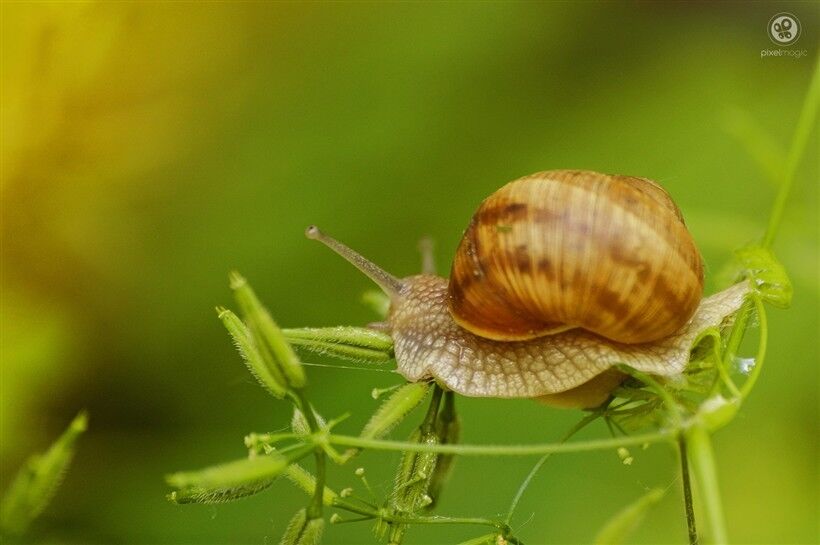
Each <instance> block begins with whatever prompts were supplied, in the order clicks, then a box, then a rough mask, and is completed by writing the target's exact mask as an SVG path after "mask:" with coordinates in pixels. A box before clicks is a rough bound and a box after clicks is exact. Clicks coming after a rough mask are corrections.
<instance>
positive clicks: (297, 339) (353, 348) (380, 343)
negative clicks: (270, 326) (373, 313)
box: [282, 326, 393, 364]
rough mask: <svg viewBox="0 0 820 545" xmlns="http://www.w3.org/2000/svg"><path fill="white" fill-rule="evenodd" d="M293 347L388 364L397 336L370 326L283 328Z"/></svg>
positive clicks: (347, 358)
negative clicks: (393, 337)
mask: <svg viewBox="0 0 820 545" xmlns="http://www.w3.org/2000/svg"><path fill="white" fill-rule="evenodd" d="M282 333H283V334H284V335H285V338H286V339H287V341H288V342H289V343H290V344H292V345H293V346H296V347H299V348H301V349H304V350H309V351H311V352H315V353H318V354H322V355H327V356H332V357H337V358H341V359H345V360H350V361H355V362H361V363H376V364H379V363H387V362H389V361H391V360H392V359H393V339H392V338H391V337H390V335H388V334H387V333H383V332H381V331H376V330H374V329H369V328H366V327H348V326H339V327H321V328H310V327H306V328H299V329H283V330H282Z"/></svg>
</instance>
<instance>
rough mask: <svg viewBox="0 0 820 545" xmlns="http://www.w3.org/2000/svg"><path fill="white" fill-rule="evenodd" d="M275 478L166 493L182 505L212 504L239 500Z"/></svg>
mask: <svg viewBox="0 0 820 545" xmlns="http://www.w3.org/2000/svg"><path fill="white" fill-rule="evenodd" d="M274 480H275V478H272V479H267V480H260V481H256V482H253V483H250V484H246V485H240V486H235V487H232V488H200V487H191V488H185V489H183V490H175V491H174V492H171V493H170V494H168V500H170V501H171V502H173V503H176V504H179V505H183V504H189V503H198V504H214V503H227V502H231V501H236V500H241V499H242V498H247V497H248V496H253V495H254V494H258V493H260V492H262V491H264V490H267V489H268V488H269V487H270V485H271V484H273V481H274Z"/></svg>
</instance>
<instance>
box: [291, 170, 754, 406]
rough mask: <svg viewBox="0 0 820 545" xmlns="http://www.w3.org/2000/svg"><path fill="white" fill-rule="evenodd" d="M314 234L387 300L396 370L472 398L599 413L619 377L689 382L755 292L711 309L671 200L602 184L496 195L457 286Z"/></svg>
mask: <svg viewBox="0 0 820 545" xmlns="http://www.w3.org/2000/svg"><path fill="white" fill-rule="evenodd" d="M306 235H307V237H308V238H311V239H316V240H319V241H321V242H323V243H324V244H325V245H327V246H329V247H330V248H331V249H333V250H334V251H336V252H337V253H339V254H340V255H341V256H342V257H344V258H346V259H347V260H348V261H350V262H351V263H352V264H353V265H354V266H356V267H357V268H358V269H359V270H361V271H362V272H363V273H364V274H366V275H367V276H368V277H370V279H371V280H373V281H374V282H375V283H376V284H378V285H379V287H381V289H382V290H383V291H384V292H385V293H386V294H387V295H388V296H389V298H390V310H389V313H388V317H387V323H386V324H385V328H386V330H387V332H388V333H389V334H390V335H391V336H392V338H393V342H394V352H395V358H396V364H397V369H398V371H399V372H400V373H401V374H402V375H403V376H404V377H405V378H406V379H407V380H410V381H419V380H426V379H431V378H432V379H434V380H436V381H438V382H439V383H440V384H442V385H443V386H445V387H447V388H449V389H451V390H453V391H455V392H457V393H460V394H463V395H467V396H480V397H508V398H511V397H529V398H538V399H540V400H541V401H544V402H545V403H549V404H553V405H559V406H577V407H591V406H596V405H598V404H600V403H601V402H603V401H604V400H605V399H606V397H607V396H608V394H609V392H611V391H612V390H613V389H614V388H615V387H616V386H617V385H618V384H619V383H620V382H621V381H622V379H623V375H622V374H621V373H619V372H617V371H615V370H614V369H613V367H614V366H615V365H617V364H627V365H629V366H631V367H633V368H635V369H637V370H640V371H643V372H647V373H650V374H654V375H660V376H673V375H676V374H679V373H681V372H682V371H683V369H684V367H685V365H686V363H687V362H688V360H689V351H690V349H691V347H692V345H693V344H694V343H695V341H696V340H697V338H698V337H699V335H700V334H701V333H702V332H703V331H704V330H706V329H708V328H710V327H716V326H719V325H720V324H721V323H722V322H723V321H724V320H725V319H726V318H727V317H729V316H731V315H732V314H733V313H734V312H736V311H737V309H738V308H740V305H741V304H742V303H743V300H744V298H745V296H746V294H747V293H748V290H749V287H748V285H747V284H744V283H741V284H737V285H735V286H732V287H730V288H728V289H726V290H724V291H722V292H720V293H717V294H715V295H713V296H711V297H707V298H705V299H701V297H702V292H703V262H702V259H701V256H700V254H699V252H698V250H697V247H696V246H695V243H694V240H693V239H692V236H691V234H690V233H689V231H688V230H687V229H686V226H685V224H684V221H683V217H682V215H681V213H680V210H679V209H678V207H677V206H676V205H675V203H674V202H673V201H672V199H671V197H670V196H669V195H668V193H666V191H665V190H664V189H663V188H662V187H661V186H660V185H658V184H657V183H655V182H653V181H651V180H648V179H646V178H637V177H631V176H616V175H607V174H600V173H597V172H592V171H578V170H553V171H546V172H539V173H536V174H533V175H531V176H526V177H524V178H520V179H518V180H515V181H512V182H510V183H508V184H506V185H505V186H503V187H501V188H500V189H499V190H497V191H496V192H495V193H493V194H492V195H490V196H489V197H488V198H487V199H485V200H484V201H483V202H482V203H481V205H480V206H479V208H478V210H477V211H476V213H475V214H474V215H473V218H472V220H471V221H470V223H469V226H468V227H467V229H466V231H465V233H464V236H463V237H462V239H461V243H460V244H459V246H458V249H457V251H456V255H455V257H454V258H453V264H452V269H451V272H450V277H449V279H445V278H442V277H439V276H436V275H433V274H420V275H415V276H410V277H407V278H402V279H399V278H396V277H394V276H393V275H391V274H389V273H387V272H386V271H384V270H383V269H381V268H380V267H378V266H377V265H375V264H373V263H372V262H370V261H368V260H367V259H366V258H364V257H363V256H361V255H360V254H358V253H357V252H355V251H353V250H351V249H350V248H348V247H347V246H345V245H344V244H342V243H341V242H339V241H337V240H335V239H333V238H332V237H330V236H327V235H325V234H323V233H322V232H321V231H320V230H319V229H318V228H316V227H314V226H311V227H309V228H308V229H307V231H306Z"/></svg>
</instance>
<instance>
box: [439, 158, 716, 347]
mask: <svg viewBox="0 0 820 545" xmlns="http://www.w3.org/2000/svg"><path fill="white" fill-rule="evenodd" d="M702 293H703V262H702V260H701V257H700V254H699V252H698V250H697V247H696V246H695V243H694V241H693V240H692V236H691V235H690V234H689V231H688V230H687V229H686V226H685V225H684V222H683V217H682V216H681V213H680V210H678V207H677V206H676V205H675V203H674V202H673V201H672V199H671V198H670V197H669V195H668V194H667V193H666V191H665V190H664V189H663V188H662V187H660V186H659V185H658V184H656V183H655V182H653V181H651V180H648V179H646V178H636V177H631V176H616V175H608V174H600V173H597V172H591V171H579V170H554V171H548V172H540V173H537V174H533V175H531V176H527V177H524V178H520V179H518V180H515V181H513V182H510V183H508V184H507V185H505V186H504V187H502V188H501V189H499V190H498V191H496V192H495V193H493V194H492V195H490V196H489V197H488V198H487V199H486V200H484V202H482V203H481V206H480V207H479V208H478V211H477V212H476V213H475V215H474V216H473V219H472V221H471V222H470V225H469V227H468V228H467V231H466V232H465V233H464V237H463V238H462V240H461V244H460V245H459V247H458V250H457V252H456V256H455V259H454V261H453V267H452V271H451V274H450V280H449V285H448V305H449V308H450V312H451V314H452V316H453V319H454V320H455V321H456V323H458V324H459V325H460V326H462V327H464V328H465V329H467V330H468V331H470V332H472V333H475V334H476V335H480V336H482V337H485V338H488V339H494V340H505V341H509V340H526V339H532V338H536V337H540V336H543V335H549V334H553V333H558V332H561V331H565V330H567V329H573V328H583V329H585V330H587V331H590V332H592V333H595V334H597V335H601V336H603V337H606V338H608V339H611V340H614V341H616V342H620V343H628V344H632V343H644V342H650V341H655V340H658V339H661V338H664V337H667V336H669V335H671V334H673V333H674V332H676V331H677V330H679V329H680V328H681V327H682V326H683V325H684V324H686V323H687V321H688V320H689V319H690V318H691V317H692V315H693V314H694V312H695V310H696V309H697V307H698V304H699V303H700V300H701V295H702Z"/></svg>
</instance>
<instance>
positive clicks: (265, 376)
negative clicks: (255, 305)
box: [216, 307, 285, 399]
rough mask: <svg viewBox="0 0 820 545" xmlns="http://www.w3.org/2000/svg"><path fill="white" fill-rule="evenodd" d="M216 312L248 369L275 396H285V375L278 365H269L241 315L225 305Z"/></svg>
mask: <svg viewBox="0 0 820 545" xmlns="http://www.w3.org/2000/svg"><path fill="white" fill-rule="evenodd" d="M216 312H217V314H218V316H219V319H220V320H222V323H223V324H225V328H226V329H227V330H228V332H229V333H230V334H231V337H232V338H233V342H234V344H235V345H236V348H237V350H239V353H240V354H241V355H242V359H243V360H244V362H245V366H246V367H247V368H248V371H250V372H251V374H252V375H253V376H254V378H256V380H257V381H258V382H259V384H261V385H262V387H263V388H265V389H266V390H267V391H268V392H270V393H271V394H272V395H273V396H274V397H277V398H279V399H281V398H283V397H284V396H285V386H284V377H283V376H282V373H281V372H280V371H279V369H278V368H277V367H276V366H270V365H268V364H267V363H266V362H265V360H264V359H263V358H262V355H261V354H260V353H259V350H258V349H257V347H256V344H255V343H254V341H253V338H252V337H251V333H250V331H249V330H248V328H247V327H246V326H245V324H244V323H242V320H240V319H239V317H238V316H237V315H236V314H234V313H233V312H231V311H230V310H227V309H225V308H223V307H217V308H216Z"/></svg>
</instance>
